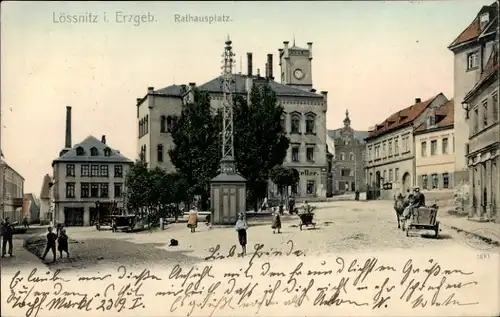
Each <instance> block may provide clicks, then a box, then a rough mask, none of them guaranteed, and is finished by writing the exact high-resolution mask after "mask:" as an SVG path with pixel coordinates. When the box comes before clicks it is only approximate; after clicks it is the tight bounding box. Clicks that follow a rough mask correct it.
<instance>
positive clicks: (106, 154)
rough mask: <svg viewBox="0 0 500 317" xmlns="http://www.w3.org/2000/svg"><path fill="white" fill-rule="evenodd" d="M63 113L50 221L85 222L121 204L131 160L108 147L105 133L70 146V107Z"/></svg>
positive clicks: (53, 179)
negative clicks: (62, 146)
mask: <svg viewBox="0 0 500 317" xmlns="http://www.w3.org/2000/svg"><path fill="white" fill-rule="evenodd" d="M66 117H67V118H66V144H65V149H63V150H62V151H61V153H60V155H59V157H58V158H57V159H55V160H54V161H53V162H52V168H53V177H52V186H51V187H52V192H53V195H54V211H53V214H54V220H53V221H54V223H64V224H65V225H66V226H88V225H92V224H93V223H94V221H95V220H97V217H98V215H100V216H102V215H105V214H107V213H109V212H110V211H111V210H112V209H115V208H119V207H123V206H124V201H123V196H124V195H123V194H124V191H125V176H126V174H127V172H128V170H129V169H130V166H131V165H132V163H133V162H132V161H131V160H129V159H128V158H126V157H125V156H123V155H122V154H120V151H117V150H114V149H112V148H111V147H109V146H108V145H107V144H106V137H105V136H104V135H103V136H102V139H101V140H98V139H97V138H95V137H93V136H88V137H87V138H86V139H85V140H83V141H82V142H80V143H78V144H76V145H74V146H71V108H70V107H68V108H67V114H66ZM97 202H99V204H97ZM98 205H99V208H97V206H98Z"/></svg>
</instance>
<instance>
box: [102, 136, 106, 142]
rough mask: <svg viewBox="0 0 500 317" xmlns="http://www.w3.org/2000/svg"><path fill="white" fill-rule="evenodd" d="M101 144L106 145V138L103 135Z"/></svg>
mask: <svg viewBox="0 0 500 317" xmlns="http://www.w3.org/2000/svg"><path fill="white" fill-rule="evenodd" d="M101 142H102V143H104V144H106V136H105V135H103V136H102V137H101Z"/></svg>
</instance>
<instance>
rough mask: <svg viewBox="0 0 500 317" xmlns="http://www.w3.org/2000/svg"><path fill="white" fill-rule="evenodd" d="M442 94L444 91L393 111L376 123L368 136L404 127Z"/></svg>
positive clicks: (371, 136)
mask: <svg viewBox="0 0 500 317" xmlns="http://www.w3.org/2000/svg"><path fill="white" fill-rule="evenodd" d="M440 95H442V93H439V94H437V95H435V96H434V97H432V98H429V99H427V100H425V101H422V102H419V103H416V104H413V105H411V106H409V107H406V108H404V109H402V110H399V111H398V112H396V113H393V114H392V115H390V116H389V117H388V118H387V119H385V120H384V121H383V122H382V123H380V124H377V125H375V130H374V131H370V132H369V135H368V137H367V138H373V137H376V136H380V135H382V134H386V133H388V132H390V131H394V130H397V129H399V128H402V127H404V126H406V125H408V124H410V123H412V122H413V121H414V120H415V119H417V118H418V116H420V115H421V114H422V113H423V112H424V111H425V109H427V107H429V105H430V104H431V103H432V102H433V101H434V100H435V99H436V98H437V97H438V96H440Z"/></svg>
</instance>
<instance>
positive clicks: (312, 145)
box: [137, 41, 328, 200]
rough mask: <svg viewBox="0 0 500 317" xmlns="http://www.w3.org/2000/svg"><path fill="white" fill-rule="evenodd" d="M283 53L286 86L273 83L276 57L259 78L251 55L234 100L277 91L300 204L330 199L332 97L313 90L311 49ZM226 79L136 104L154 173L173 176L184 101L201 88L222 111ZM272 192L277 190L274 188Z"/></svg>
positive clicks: (151, 92)
mask: <svg viewBox="0 0 500 317" xmlns="http://www.w3.org/2000/svg"><path fill="white" fill-rule="evenodd" d="M283 44H284V48H282V49H279V60H280V62H279V66H280V73H281V83H278V82H276V81H274V77H273V55H272V54H268V55H267V64H266V67H265V70H266V71H265V75H264V76H261V74H260V70H257V73H256V74H255V73H254V72H253V65H252V53H247V57H248V67H247V69H248V71H247V74H246V75H244V74H235V75H234V79H235V92H234V93H235V94H241V95H243V96H247V95H248V93H249V92H250V90H251V88H252V86H253V85H258V84H263V83H267V84H269V85H270V87H271V88H272V89H273V90H274V92H275V93H276V95H277V98H278V100H279V102H280V103H281V104H282V105H283V107H284V109H285V112H286V114H285V117H284V118H283V124H284V125H285V126H286V130H287V134H288V137H289V138H290V140H291V146H290V148H289V149H288V153H287V157H286V159H285V163H284V164H285V165H286V166H288V167H291V168H295V169H297V171H298V172H299V174H300V176H301V178H300V184H299V186H298V187H297V188H296V189H294V190H295V192H296V194H295V195H296V197H297V198H299V199H300V198H308V199H312V200H314V199H315V198H318V199H321V198H324V197H326V183H327V161H326V157H327V153H326V111H327V109H328V107H327V92H326V91H322V92H321V93H320V94H318V93H316V90H315V89H313V88H312V87H313V81H312V43H308V48H307V49H305V48H300V47H297V46H296V45H295V44H293V45H292V46H289V42H287V41H285V42H283ZM221 84H222V77H221V76H219V77H216V78H214V79H212V80H210V81H208V82H206V83H204V84H202V85H200V86H196V84H195V83H190V84H189V85H180V86H178V85H172V86H169V87H166V88H163V89H159V90H155V89H154V88H153V87H149V88H148V92H147V94H146V95H145V96H144V97H143V98H138V99H137V122H138V151H139V153H142V154H143V156H144V158H145V160H146V161H147V162H148V164H149V166H151V168H154V167H156V166H159V167H162V168H164V169H166V170H167V171H173V170H174V169H175V167H174V166H173V165H172V163H171V162H170V158H169V156H168V149H170V148H171V146H172V138H171V134H170V131H171V129H172V128H173V126H175V122H176V118H178V116H179V115H180V113H181V111H182V105H183V102H184V99H186V100H189V98H190V96H191V94H190V92H191V90H192V89H194V88H198V89H200V90H203V91H206V92H208V93H209V94H210V97H211V105H212V107H213V108H220V107H221V106H222V91H221ZM270 192H271V193H276V192H277V188H275V186H273V185H272V184H271V186H270Z"/></svg>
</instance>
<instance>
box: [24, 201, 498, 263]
mask: <svg viewBox="0 0 500 317" xmlns="http://www.w3.org/2000/svg"><path fill="white" fill-rule="evenodd" d="M315 213H316V215H315V217H316V219H315V222H316V229H315V230H313V229H312V228H304V230H303V231H300V230H299V228H298V226H297V225H298V223H299V219H298V217H297V216H292V217H284V219H283V221H282V225H283V228H282V234H273V233H272V229H271V228H270V225H269V223H264V224H263V223H262V222H260V223H256V224H255V225H253V226H252V225H251V227H250V228H249V229H248V243H249V248H248V252H249V253H251V249H252V246H253V245H254V244H256V243H263V244H265V246H266V249H271V248H274V249H281V250H288V249H289V247H290V244H289V242H288V241H290V240H291V241H293V244H294V249H301V250H305V251H306V252H307V253H308V254H322V253H335V252H342V253H349V252H372V251H374V252H376V251H389V250H398V249H400V250H403V249H412V250H422V252H425V253H423V254H428V255H432V254H433V253H442V252H464V251H467V250H468V251H469V252H470V251H471V250H472V248H471V247H469V246H467V244H466V242H465V241H466V235H465V234H463V233H457V232H456V231H454V230H452V229H447V228H446V227H443V228H442V229H441V232H440V234H439V237H438V238H437V239H434V238H433V232H432V231H425V230H422V231H419V232H417V231H413V233H412V235H411V237H406V234H405V232H403V231H401V230H400V229H398V228H397V223H396V216H395V213H394V211H393V209H392V202H388V201H370V202H366V201H337V202H331V203H327V204H325V203H323V204H320V205H318V208H317V210H316V211H315ZM438 217H439V216H438ZM68 234H69V236H70V239H71V240H74V241H75V242H73V243H71V242H70V255H71V258H69V259H63V260H62V261H58V262H56V263H54V264H51V263H50V264H49V267H51V268H54V269H55V268H58V269H62V270H71V269H83V268H89V269H90V268H92V269H96V268H99V267H108V266H116V265H120V264H126V265H130V266H142V267H144V265H145V264H146V265H150V266H153V265H155V266H156V265H161V266H171V265H172V264H173V263H179V262H180V263H182V264H184V263H185V264H188V263H194V262H198V261H202V260H203V258H204V257H207V256H209V255H210V254H211V252H209V248H211V247H214V246H216V245H220V251H219V252H220V254H227V252H228V251H229V249H230V248H231V246H232V245H235V244H237V236H236V232H235V230H234V228H217V229H209V227H207V226H205V224H204V223H199V227H198V229H197V231H196V232H195V233H190V232H189V230H188V229H187V228H186V224H185V223H180V224H172V225H169V226H168V227H167V228H166V229H165V230H163V231H160V230H156V231H152V232H150V231H143V232H138V233H113V232H110V231H99V232H98V231H96V230H95V228H93V227H87V228H68ZM41 238H43V237H41ZM170 239H176V240H178V241H179V246H176V247H169V246H168V244H169V242H170ZM40 241H43V240H40ZM478 243H481V242H478ZM43 247H44V246H43V243H42V244H40V245H38V246H36V247H35V248H32V249H34V250H35V251H34V252H35V253H40V252H42V250H43ZM481 249H488V252H499V248H498V247H488V246H487V245H485V247H484V248H481ZM236 250H237V252H240V249H239V246H238V247H237V249H236ZM472 251H474V250H472ZM474 252H476V251H474ZM47 260H49V261H50V260H52V256H51V255H50V254H49V255H48V256H47Z"/></svg>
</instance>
